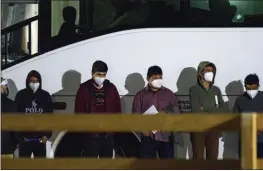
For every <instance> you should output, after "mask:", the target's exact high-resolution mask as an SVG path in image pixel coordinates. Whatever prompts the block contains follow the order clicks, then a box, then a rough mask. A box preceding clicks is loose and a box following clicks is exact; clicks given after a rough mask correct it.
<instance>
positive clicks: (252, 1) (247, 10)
mask: <svg viewBox="0 0 263 171" xmlns="http://www.w3.org/2000/svg"><path fill="white" fill-rule="evenodd" d="M209 1H210V2H212V1H213V0H198V1H196V0H191V7H194V8H200V9H204V10H210V8H209ZM214 1H216V2H219V3H220V1H221V2H223V1H225V2H227V1H228V2H229V3H230V5H232V6H235V7H236V9H237V10H236V12H235V14H234V16H233V19H232V21H233V22H234V23H236V22H244V19H245V16H246V15H256V14H263V1H259V0H227V1H226V0H214ZM215 6H217V5H215ZM215 8H216V7H215ZM217 8H218V6H217ZM255 26H256V25H255Z"/></svg>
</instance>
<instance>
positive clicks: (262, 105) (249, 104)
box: [234, 74, 263, 158]
mask: <svg viewBox="0 0 263 171" xmlns="http://www.w3.org/2000/svg"><path fill="white" fill-rule="evenodd" d="M244 82H245V88H246V92H245V93H244V94H243V95H241V96H239V97H238V98H237V99H236V101H235V105H234V113H237V114H240V113H250V112H257V113H263V92H262V91H259V78H258V76H257V75H256V74H250V75H248V76H247V77H246V78H245V81H244ZM240 148H241V141H240V140H239V157H241V153H240V151H241V149H240ZM257 157H258V158H263V134H262V132H259V133H258V137H257Z"/></svg>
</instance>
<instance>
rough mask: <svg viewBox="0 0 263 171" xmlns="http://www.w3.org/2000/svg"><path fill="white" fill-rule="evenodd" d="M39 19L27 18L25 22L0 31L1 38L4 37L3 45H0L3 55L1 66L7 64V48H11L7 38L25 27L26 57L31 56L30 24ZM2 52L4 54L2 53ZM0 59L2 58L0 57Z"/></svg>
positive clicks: (36, 17)
mask: <svg viewBox="0 0 263 171" xmlns="http://www.w3.org/2000/svg"><path fill="white" fill-rule="evenodd" d="M38 19H39V17H38V16H35V17H32V18H29V19H27V20H24V21H21V22H19V23H17V24H14V25H11V26H9V27H6V28H4V29H2V30H1V36H4V45H2V54H3V55H4V59H2V60H1V61H2V66H6V65H7V64H8V63H9V62H8V55H9V47H10V46H11V45H10V44H11V41H10V39H9V38H8V36H9V35H10V34H12V33H13V32H15V31H17V30H20V29H22V28H23V27H25V26H28V42H27V48H28V56H31V55H32V23H33V22H34V21H38ZM3 51H4V53H3ZM1 58H2V56H1Z"/></svg>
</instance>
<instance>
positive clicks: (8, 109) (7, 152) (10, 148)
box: [1, 78, 18, 158]
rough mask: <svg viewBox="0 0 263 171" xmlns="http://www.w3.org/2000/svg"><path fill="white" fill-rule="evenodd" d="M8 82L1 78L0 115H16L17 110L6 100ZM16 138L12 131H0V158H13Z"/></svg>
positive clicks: (13, 104) (9, 100) (11, 101)
mask: <svg viewBox="0 0 263 171" xmlns="http://www.w3.org/2000/svg"><path fill="white" fill-rule="evenodd" d="M8 94H9V89H8V81H7V80H6V79H3V78H1V113H2V114H3V115H6V114H9V113H11V114H12V113H16V112H17V108H16V105H15V103H14V101H13V100H11V99H9V98H8ZM17 144H18V142H17V136H16V133H15V132H13V131H1V157H2V158H13V153H14V151H15V149H16V145H17Z"/></svg>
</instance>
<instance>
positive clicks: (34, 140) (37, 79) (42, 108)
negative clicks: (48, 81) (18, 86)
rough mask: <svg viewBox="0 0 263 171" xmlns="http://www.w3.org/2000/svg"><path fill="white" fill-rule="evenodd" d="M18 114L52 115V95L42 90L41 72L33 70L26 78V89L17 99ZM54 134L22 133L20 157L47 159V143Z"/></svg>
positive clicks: (20, 137)
mask: <svg viewBox="0 0 263 171" xmlns="http://www.w3.org/2000/svg"><path fill="white" fill-rule="evenodd" d="M15 103H16V105H17V108H18V112H19V113H21V114H26V115H29V114H32V115H33V114H38V115H39V114H51V113H53V102H52V98H51V96H50V94H49V93H48V92H47V91H45V90H43V89H42V79H41V75H40V74H39V72H37V71H35V70H32V71H30V72H29V73H28V75H27V78H26V88H25V89H22V90H20V91H19V92H18V93H17V94H16V97H15ZM51 135H52V132H20V133H19V157H31V154H32V153H33V154H34V157H45V156H46V141H47V140H48V139H49V138H50V137H51Z"/></svg>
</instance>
